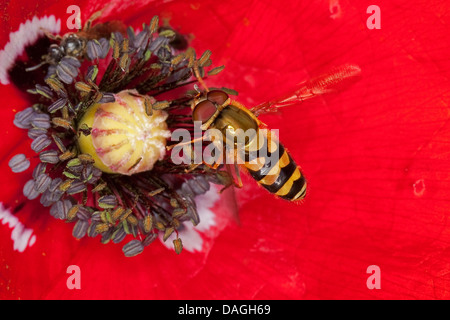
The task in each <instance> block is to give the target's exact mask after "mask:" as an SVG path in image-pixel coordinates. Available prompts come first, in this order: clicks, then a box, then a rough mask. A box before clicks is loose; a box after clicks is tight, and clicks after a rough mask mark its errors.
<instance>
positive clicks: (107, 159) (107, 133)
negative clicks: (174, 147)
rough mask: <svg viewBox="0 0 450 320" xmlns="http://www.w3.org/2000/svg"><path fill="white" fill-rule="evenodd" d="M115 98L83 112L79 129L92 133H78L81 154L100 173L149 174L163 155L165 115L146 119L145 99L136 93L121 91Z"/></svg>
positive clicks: (159, 113) (156, 112)
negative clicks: (87, 158)
mask: <svg viewBox="0 0 450 320" xmlns="http://www.w3.org/2000/svg"><path fill="white" fill-rule="evenodd" d="M114 98H115V101H114V102H109V103H97V104H94V105H93V106H92V107H90V108H89V109H88V110H87V111H86V113H85V115H84V116H83V118H82V119H81V121H80V125H79V128H84V127H86V126H87V127H89V128H91V132H90V134H87V135H86V134H84V133H83V132H79V139H78V143H79V147H80V150H81V151H82V153H87V154H90V155H91V156H92V157H93V158H94V160H95V164H94V165H95V166H96V167H97V168H98V169H100V170H102V171H103V172H107V173H120V174H124V175H131V174H134V173H138V172H143V171H149V170H151V169H152V168H153V165H154V164H155V163H156V161H158V160H162V159H163V157H164V155H165V153H166V149H165V146H166V140H167V138H169V137H170V131H169V130H168V129H167V124H166V122H165V120H166V119H167V116H168V115H167V113H166V112H164V111H161V110H154V111H153V113H152V115H150V116H149V115H147V113H146V112H145V106H144V104H145V101H144V97H141V96H140V95H139V94H138V93H137V92H136V91H135V90H124V91H121V92H119V93H117V94H115V95H114Z"/></svg>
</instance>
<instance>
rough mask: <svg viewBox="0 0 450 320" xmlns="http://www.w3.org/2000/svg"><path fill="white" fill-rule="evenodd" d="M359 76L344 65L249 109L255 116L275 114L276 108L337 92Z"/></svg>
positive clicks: (358, 70)
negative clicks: (292, 90)
mask: <svg viewBox="0 0 450 320" xmlns="http://www.w3.org/2000/svg"><path fill="white" fill-rule="evenodd" d="M360 75H361V69H360V68H359V67H358V66H356V65H351V64H345V65H341V66H338V67H336V68H333V69H331V70H330V71H328V72H327V73H325V74H322V75H320V76H317V77H315V78H312V79H310V80H307V81H305V82H302V83H301V84H300V85H299V87H298V89H297V90H295V91H294V92H291V93H289V94H287V95H284V96H282V97H279V98H278V99H274V100H270V101H267V102H264V103H261V104H259V105H257V106H256V107H253V108H251V109H250V111H251V112H253V113H254V114H255V115H256V116H259V115H260V114H264V113H269V112H277V110H278V108H282V107H287V106H291V105H294V104H297V103H301V102H302V101H304V100H308V99H311V98H314V97H316V96H320V95H323V94H327V93H333V92H338V91H341V90H343V89H345V88H346V87H348V86H350V85H351V84H353V83H354V82H356V80H358V78H359V77H360Z"/></svg>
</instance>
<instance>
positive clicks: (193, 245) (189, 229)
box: [159, 185, 220, 252]
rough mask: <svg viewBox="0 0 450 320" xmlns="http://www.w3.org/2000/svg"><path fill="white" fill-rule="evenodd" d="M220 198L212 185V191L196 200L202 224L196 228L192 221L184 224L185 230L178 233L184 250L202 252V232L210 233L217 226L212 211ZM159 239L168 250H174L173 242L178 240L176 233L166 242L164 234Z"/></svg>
mask: <svg viewBox="0 0 450 320" xmlns="http://www.w3.org/2000/svg"><path fill="white" fill-rule="evenodd" d="M219 198H220V197H219V193H218V191H217V188H216V187H215V186H214V185H211V189H209V191H208V192H207V193H205V194H203V195H200V196H197V197H196V198H195V204H196V205H197V212H198V215H199V217H200V223H199V224H198V225H197V226H195V227H194V226H193V225H192V223H191V222H190V221H186V222H184V223H183V225H184V229H183V230H181V231H179V232H178V234H179V237H180V238H181V240H182V241H183V250H187V251H189V252H195V251H202V248H203V239H202V236H201V233H200V232H205V231H208V230H209V229H210V228H211V227H212V226H214V225H215V224H216V222H215V220H214V217H215V215H214V212H213V211H212V210H211V209H212V208H213V207H214V205H215V203H216V202H217V200H219ZM198 231H200V232H198ZM159 239H160V240H161V242H162V243H163V244H164V245H165V246H166V247H167V248H169V249H172V250H174V248H173V240H175V239H176V235H175V233H173V234H172V235H171V236H170V237H169V238H168V239H167V240H166V241H165V242H164V241H163V240H162V239H163V235H162V234H160V235H159Z"/></svg>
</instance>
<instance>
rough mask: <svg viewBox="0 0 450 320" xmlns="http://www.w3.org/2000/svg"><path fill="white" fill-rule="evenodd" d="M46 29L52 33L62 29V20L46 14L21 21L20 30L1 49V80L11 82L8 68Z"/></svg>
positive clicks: (11, 34) (3, 82)
mask: <svg viewBox="0 0 450 320" xmlns="http://www.w3.org/2000/svg"><path fill="white" fill-rule="evenodd" d="M44 30H47V31H49V32H51V33H59V32H60V31H61V20H60V19H58V20H56V18H55V16H53V15H52V16H49V17H47V16H45V17H42V18H38V17H36V16H34V18H33V20H27V21H26V22H25V23H21V24H20V26H19V30H17V31H16V32H11V33H10V34H9V42H8V43H7V44H6V45H5V47H4V48H3V50H1V51H0V82H1V83H2V84H9V79H8V70H9V69H10V68H11V66H12V65H13V64H14V62H15V61H16V59H17V57H19V56H20V55H22V54H23V51H24V49H25V47H26V46H28V45H30V44H33V43H34V42H36V40H37V39H39V38H40V37H41V36H42V35H44Z"/></svg>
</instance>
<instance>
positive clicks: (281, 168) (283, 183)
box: [244, 129, 306, 201]
mask: <svg viewBox="0 0 450 320" xmlns="http://www.w3.org/2000/svg"><path fill="white" fill-rule="evenodd" d="M259 133H260V134H259V135H258V136H259V139H258V138H254V139H253V141H252V142H250V143H249V144H248V145H247V146H246V147H245V151H244V153H245V163H244V166H245V167H246V168H247V170H248V172H249V173H250V175H251V176H252V177H253V178H254V179H255V180H256V181H258V183H259V184H260V185H261V186H263V187H264V188H265V189H267V190H268V191H269V192H270V193H273V194H275V195H277V196H279V197H280V198H283V199H285V200H289V201H298V200H301V199H303V198H304V197H305V194H306V180H305V178H304V176H303V174H302V172H301V170H300V168H299V167H298V166H297V164H296V163H295V161H294V160H293V159H292V157H291V155H290V154H289V152H288V151H287V150H286V149H285V148H284V147H283V145H282V144H281V143H280V142H279V141H278V139H276V138H275V137H274V136H273V135H272V134H271V132H270V131H267V130H264V129H261V130H259Z"/></svg>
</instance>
